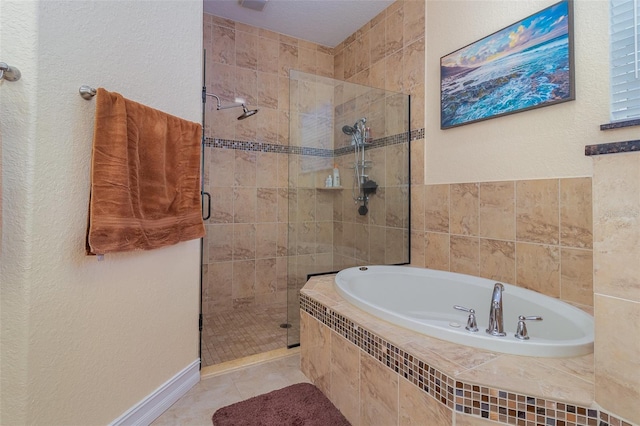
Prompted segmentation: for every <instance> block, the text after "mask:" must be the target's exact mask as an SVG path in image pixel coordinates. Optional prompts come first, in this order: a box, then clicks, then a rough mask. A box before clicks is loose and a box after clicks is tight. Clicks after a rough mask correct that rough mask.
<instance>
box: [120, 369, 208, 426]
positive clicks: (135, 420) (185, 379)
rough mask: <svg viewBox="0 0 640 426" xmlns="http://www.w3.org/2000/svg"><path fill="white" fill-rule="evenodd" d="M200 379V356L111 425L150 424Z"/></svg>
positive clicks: (137, 425) (138, 425)
mask: <svg viewBox="0 0 640 426" xmlns="http://www.w3.org/2000/svg"><path fill="white" fill-rule="evenodd" d="M199 381H200V358H198V359H197V360H195V361H193V362H192V363H191V364H189V365H188V366H187V367H185V368H184V369H183V370H182V371H180V372H179V373H178V374H176V375H175V376H173V377H172V378H171V379H169V380H167V381H166V382H165V383H164V384H163V385H162V386H160V387H159V388H158V389H156V390H155V391H153V392H152V393H150V394H149V395H148V396H147V397H146V398H144V399H143V400H142V401H140V402H138V403H137V404H136V405H134V406H133V407H131V408H130V409H129V410H128V411H127V412H126V413H124V414H123V415H121V416H120V417H118V418H117V419H115V420H114V421H113V422H111V426H129V425H135V426H148V425H150V424H151V422H153V421H154V420H155V419H157V418H158V417H159V416H160V414H162V413H164V412H165V411H166V410H167V409H168V408H169V407H171V405H173V403H175V402H176V401H177V400H179V399H180V398H181V397H182V396H183V395H184V394H185V393H187V391H188V390H189V389H191V388H192V387H193V386H194V385H195V384H196V383H198V382H199Z"/></svg>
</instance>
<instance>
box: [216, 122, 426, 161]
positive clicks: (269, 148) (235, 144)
mask: <svg viewBox="0 0 640 426" xmlns="http://www.w3.org/2000/svg"><path fill="white" fill-rule="evenodd" d="M410 137H411V140H412V141H413V140H418V139H424V128H423V129H418V130H412V131H411V135H410ZM404 142H407V133H400V134H398V135H393V136H386V137H384V138H379V139H375V140H374V141H373V142H372V143H371V144H369V145H367V149H372V148H380V147H384V146H388V145H396V144H400V143H404ZM204 145H205V146H209V147H212V148H223V149H238V150H242V151H256V152H273V153H276V154H297V155H311V156H316V157H336V156H339V155H345V154H348V153H351V152H353V148H352V147H350V146H346V147H342V148H338V149H323V148H311V147H305V146H289V145H278V144H273V143H266V142H246V141H236V140H232V139H218V138H205V139H204Z"/></svg>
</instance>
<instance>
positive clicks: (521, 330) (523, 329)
mask: <svg viewBox="0 0 640 426" xmlns="http://www.w3.org/2000/svg"><path fill="white" fill-rule="evenodd" d="M525 321H542V317H540V316H530V317H525V316H524V315H520V316H519V317H518V327H517V328H516V334H514V336H515V338H516V339H520V340H529V333H528V332H527V324H525Z"/></svg>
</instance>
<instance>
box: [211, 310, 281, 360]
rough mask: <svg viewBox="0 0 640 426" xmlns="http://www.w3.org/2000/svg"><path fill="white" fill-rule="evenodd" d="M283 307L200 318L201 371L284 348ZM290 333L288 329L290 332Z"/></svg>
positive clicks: (217, 313)
mask: <svg viewBox="0 0 640 426" xmlns="http://www.w3.org/2000/svg"><path fill="white" fill-rule="evenodd" d="M286 322H287V307H286V305H285V304H284V303H282V304H275V305H267V306H246V307H240V308H237V309H233V310H231V309H230V310H226V311H221V312H212V313H209V314H205V315H204V317H203V328H202V355H201V358H202V365H203V366H204V367H206V366H210V365H216V364H220V363H223V362H227V361H231V360H235V359H239V358H243V357H247V356H250V355H255V354H259V353H263V352H267V351H272V350H275V349H280V348H285V347H286V346H287V329H286V328H281V327H280V324H283V323H286ZM291 330H292V329H289V331H291Z"/></svg>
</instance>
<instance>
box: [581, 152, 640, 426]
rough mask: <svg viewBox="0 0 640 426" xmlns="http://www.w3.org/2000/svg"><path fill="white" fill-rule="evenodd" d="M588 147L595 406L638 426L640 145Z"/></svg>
mask: <svg viewBox="0 0 640 426" xmlns="http://www.w3.org/2000/svg"><path fill="white" fill-rule="evenodd" d="M592 147H593V149H594V152H593V153H592V154H591V155H593V157H592V158H593V206H594V208H593V230H594V232H593V235H594V247H593V249H594V253H593V260H594V262H593V263H594V268H593V269H594V293H595V306H594V310H595V318H596V328H595V332H596V341H595V348H594V354H595V357H596V361H597V362H596V369H595V385H596V400H597V401H598V403H599V404H600V405H602V406H603V407H605V408H607V409H608V410H611V411H614V412H615V413H618V414H620V415H623V416H624V417H626V418H629V419H630V420H632V421H634V422H636V423H640V405H638V401H640V356H639V355H638V354H640V269H639V266H638V259H640V243H639V242H640V140H637V141H628V142H623V143H612V144H603V145H596V146H592ZM596 153H597V154H607V155H596Z"/></svg>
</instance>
